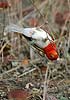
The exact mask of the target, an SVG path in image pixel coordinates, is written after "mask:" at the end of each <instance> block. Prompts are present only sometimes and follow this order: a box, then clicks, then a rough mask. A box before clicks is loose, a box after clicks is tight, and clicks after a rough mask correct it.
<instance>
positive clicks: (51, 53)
mask: <svg viewBox="0 0 70 100" xmlns="http://www.w3.org/2000/svg"><path fill="white" fill-rule="evenodd" d="M43 50H44V53H45V54H46V56H47V57H48V59H50V60H57V58H58V53H57V50H56V44H55V43H50V44H48V46H46V47H44V48H43Z"/></svg>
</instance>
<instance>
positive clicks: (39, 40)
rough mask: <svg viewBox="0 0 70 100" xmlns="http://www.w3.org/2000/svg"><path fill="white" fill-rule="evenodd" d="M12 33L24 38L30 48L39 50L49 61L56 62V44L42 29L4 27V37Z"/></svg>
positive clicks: (11, 25)
mask: <svg viewBox="0 0 70 100" xmlns="http://www.w3.org/2000/svg"><path fill="white" fill-rule="evenodd" d="M12 32H14V33H19V34H20V35H22V36H24V37H25V38H26V39H27V40H28V42H30V43H31V45H32V46H34V47H35V48H36V49H39V50H41V51H42V52H43V53H44V54H45V55H46V57H47V58H48V59H49V60H51V61H53V60H57V58H58V52H57V47H56V44H55V42H54V40H53V39H52V37H51V36H50V35H49V33H48V32H45V31H44V30H43V29H42V28H40V27H33V28H32V27H28V28H23V27H20V26H18V25H15V24H10V25H7V26H6V27H5V31H4V35H7V33H11V34H12Z"/></svg>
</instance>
